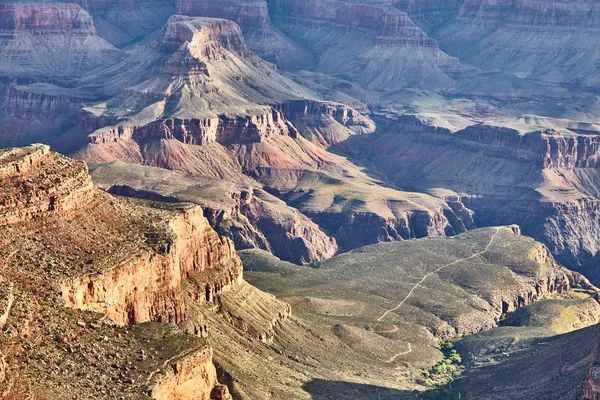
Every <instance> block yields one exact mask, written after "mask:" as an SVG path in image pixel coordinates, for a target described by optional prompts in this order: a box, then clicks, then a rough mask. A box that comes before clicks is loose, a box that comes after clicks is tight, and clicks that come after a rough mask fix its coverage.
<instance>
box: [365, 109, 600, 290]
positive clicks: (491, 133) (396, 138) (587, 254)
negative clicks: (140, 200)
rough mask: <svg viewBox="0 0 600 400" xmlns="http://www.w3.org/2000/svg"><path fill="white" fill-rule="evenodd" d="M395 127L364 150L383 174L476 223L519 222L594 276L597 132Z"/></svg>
mask: <svg viewBox="0 0 600 400" xmlns="http://www.w3.org/2000/svg"><path fill="white" fill-rule="evenodd" d="M398 122H399V124H398V125H396V126H393V127H391V128H390V131H389V133H385V134H383V135H378V136H377V137H374V138H373V139H374V140H373V141H372V142H371V143H369V146H371V147H372V149H370V150H366V153H369V152H370V153H371V154H372V155H371V156H370V159H371V160H372V162H374V163H375V166H376V167H377V168H378V169H380V171H383V172H385V173H386V174H388V176H389V177H391V179H392V180H393V181H394V182H397V184H398V185H403V186H404V187H408V188H410V189H412V190H417V191H427V192H435V193H438V194H437V195H438V196H440V197H442V198H444V199H451V200H452V201H451V203H452V202H454V201H455V200H457V201H458V202H459V203H460V204H462V207H461V209H462V210H463V211H466V212H467V213H470V214H471V215H472V219H473V220H474V222H475V224H476V225H477V226H496V225H506V224H512V223H518V224H519V225H520V226H521V228H522V229H523V232H524V234H526V235H528V236H532V237H534V238H535V239H536V240H538V241H541V242H543V243H545V244H546V245H547V246H548V247H549V248H550V250H551V252H552V254H553V255H554V256H555V257H557V259H558V260H559V262H561V263H563V264H564V265H567V266H569V267H570V268H572V269H576V270H579V271H581V272H585V273H587V274H589V277H590V278H592V279H596V278H595V276H596V274H597V272H595V271H596V270H597V267H596V266H595V265H596V260H597V259H596V258H595V256H596V254H597V253H598V251H599V250H600V242H598V241H597V240H596V239H594V238H595V237H596V236H597V232H598V231H599V229H600V226H599V225H598V223H597V218H596V215H597V213H598V212H599V210H600V202H598V200H597V195H598V176H597V175H598V172H597V167H598V159H599V158H598V156H599V153H598V148H599V147H598V142H599V140H598V137H599V136H598V135H597V134H594V133H593V132H584V133H578V132H579V131H578V130H573V131H571V130H568V129H565V128H558V127H557V128H556V129H543V130H537V131H533V132H527V133H525V132H523V131H519V130H517V129H513V128H507V127H498V126H490V125H485V124H475V125H472V126H469V127H467V128H464V129H459V130H456V131H454V132H453V131H452V130H450V129H448V128H446V127H443V126H436V125H435V124H430V123H428V122H427V121H426V120H425V119H421V118H420V117H414V116H406V117H401V118H400V119H399V120H398ZM365 146H366V145H365ZM445 190H447V191H450V192H452V193H445V192H444V191H445ZM459 207H460V205H459Z"/></svg>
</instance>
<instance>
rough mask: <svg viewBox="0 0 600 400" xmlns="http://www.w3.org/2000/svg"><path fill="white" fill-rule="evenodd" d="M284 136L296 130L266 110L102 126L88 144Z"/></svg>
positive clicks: (247, 140)
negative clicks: (249, 114)
mask: <svg viewBox="0 0 600 400" xmlns="http://www.w3.org/2000/svg"><path fill="white" fill-rule="evenodd" d="M278 135H285V136H291V137H295V136H296V135H297V131H296V129H295V128H294V127H293V126H292V125H291V124H290V123H289V122H288V121H287V120H286V119H285V118H283V116H282V115H281V113H280V112H278V111H275V110H272V111H271V112H269V113H265V114H260V115H252V116H247V117H244V116H237V117H228V116H226V115H221V116H218V117H214V118H205V119H189V120H187V119H178V118H174V119H166V120H160V121H156V122H152V123H150V124H148V125H144V126H140V127H136V126H115V127H105V128H101V129H99V130H98V131H96V132H94V133H92V134H91V135H89V136H88V140H89V142H90V143H93V144H99V143H110V142H118V141H119V140H122V139H134V140H145V139H177V140H179V141H180V142H183V143H186V144H195V145H206V144H209V143H220V144H234V143H252V142H262V141H263V140H265V139H267V138H269V137H273V136H278Z"/></svg>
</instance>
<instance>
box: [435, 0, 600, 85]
mask: <svg viewBox="0 0 600 400" xmlns="http://www.w3.org/2000/svg"><path fill="white" fill-rule="evenodd" d="M599 20H600V13H599V12H598V9H597V7H596V3H595V2H593V1H589V0H587V1H580V2H577V3H573V2H567V1H562V0H553V1H508V2H498V1H495V0H489V1H465V2H463V4H462V5H461V7H460V9H459V11H458V17H457V18H456V19H455V20H453V21H452V22H451V23H450V24H449V25H447V26H445V27H443V28H442V29H441V30H440V31H439V32H437V33H436V37H438V38H439V40H440V42H441V44H442V48H443V49H444V50H445V51H446V52H448V53H449V54H452V55H454V56H457V57H460V58H461V59H463V60H465V61H468V62H470V63H471V64H473V65H475V66H477V67H480V68H483V69H487V70H491V69H493V68H500V69H502V70H505V71H507V72H510V73H512V74H514V75H516V76H519V77H531V78H534V79H540V80H542V81H545V82H550V83H563V84H567V83H568V84H574V85H577V84H578V83H579V82H578V81H582V84H583V86H588V87H589V86H592V87H596V86H597V83H598V79H597V72H596V69H595V66H594V65H595V62H596V57H595V56H590V54H595V52H596V49H597V37H598V34H599V32H598V29H597V23H598V21H599ZM582 35H583V36H582ZM492 48H493V49H494V50H493V51H492V50H491V49H492ZM570 60H577V61H576V62H570Z"/></svg>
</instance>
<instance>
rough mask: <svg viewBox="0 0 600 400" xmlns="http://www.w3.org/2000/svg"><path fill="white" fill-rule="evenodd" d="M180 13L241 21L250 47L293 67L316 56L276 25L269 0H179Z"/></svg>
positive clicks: (266, 56)
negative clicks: (272, 22)
mask: <svg viewBox="0 0 600 400" xmlns="http://www.w3.org/2000/svg"><path fill="white" fill-rule="evenodd" d="M176 9H177V12H178V13H179V14H184V15H192V16H199V17H213V18H224V19H229V20H233V21H235V22H237V23H238V24H239V25H240V26H241V27H242V30H243V32H244V36H245V38H246V40H247V41H248V43H249V45H250V47H251V48H252V50H253V51H255V52H256V53H257V54H258V55H260V56H261V57H262V58H264V59H266V60H268V61H271V62H274V63H277V64H279V65H281V66H284V67H287V68H291V69H301V68H302V67H307V66H309V65H310V64H311V63H312V59H311V58H312V56H311V54H309V53H308V52H307V51H306V50H304V49H302V48H301V47H300V46H299V45H297V44H296V43H294V42H292V41H291V40H290V39H289V38H287V37H285V36H284V35H283V34H281V32H279V31H278V30H277V29H275V28H274V27H273V25H272V24H271V18H270V15H269V8H268V6H267V1H264V0H263V1H255V0H252V1H248V0H224V1H221V2H219V3H218V4H217V3H215V2H213V1H210V0H177V4H176Z"/></svg>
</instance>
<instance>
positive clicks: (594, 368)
mask: <svg viewBox="0 0 600 400" xmlns="http://www.w3.org/2000/svg"><path fill="white" fill-rule="evenodd" d="M582 399H583V400H598V399H600V366H599V365H598V361H596V362H594V363H593V364H592V365H591V366H590V372H589V373H588V376H587V377H586V379H585V381H584V383H583V397H582Z"/></svg>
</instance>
